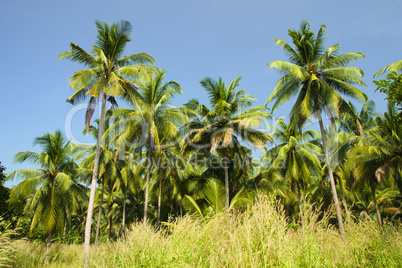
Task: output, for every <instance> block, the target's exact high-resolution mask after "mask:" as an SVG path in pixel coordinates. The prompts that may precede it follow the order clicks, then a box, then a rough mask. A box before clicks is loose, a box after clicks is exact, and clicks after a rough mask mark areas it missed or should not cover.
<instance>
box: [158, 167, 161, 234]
mask: <svg viewBox="0 0 402 268" xmlns="http://www.w3.org/2000/svg"><path fill="white" fill-rule="evenodd" d="M161 162H162V160H161V161H159V192H158V218H157V226H158V228H159V227H160V224H161V203H162V168H161Z"/></svg>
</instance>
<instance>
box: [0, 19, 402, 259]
mask: <svg viewBox="0 0 402 268" xmlns="http://www.w3.org/2000/svg"><path fill="white" fill-rule="evenodd" d="M96 29H97V33H98V35H97V38H96V42H95V44H94V45H93V48H92V50H91V52H87V51H85V50H84V49H83V48H81V47H80V46H78V45H76V44H74V43H71V44H70V50H69V51H65V52H61V53H60V55H59V59H64V60H70V61H72V62H75V63H78V64H80V65H82V67H83V69H82V70H81V71H77V72H75V73H74V74H73V75H72V76H71V77H70V86H71V88H72V89H73V90H74V93H73V94H72V96H71V97H70V98H68V100H67V101H68V102H71V103H72V104H75V103H77V102H79V101H82V100H84V99H88V108H87V112H86V115H85V128H84V130H83V132H85V133H88V134H90V135H92V136H93V137H94V139H96V141H97V142H96V145H95V146H90V145H85V144H73V143H71V142H69V141H68V140H66V138H65V137H63V135H62V134H61V132H59V131H56V132H54V133H48V134H45V135H43V136H40V137H37V138H35V140H34V144H35V145H37V146H38V147H39V148H38V149H39V150H40V153H35V152H28V151H27V152H20V153H18V154H17V155H16V156H15V161H16V162H25V161H29V162H32V163H34V164H36V165H37V166H38V169H32V170H27V169H25V170H15V171H13V172H10V173H7V177H6V179H7V180H11V179H19V180H20V182H19V184H18V185H17V186H15V187H13V188H12V189H11V190H10V192H9V193H6V194H4V195H6V196H7V198H9V201H8V203H7V204H6V205H5V207H6V208H4V209H3V207H2V209H3V211H5V213H4V214H3V216H2V217H4V219H5V220H6V221H8V222H10V225H9V226H13V227H16V226H22V227H25V229H26V230H27V231H26V235H27V236H29V237H32V238H35V237H36V238H38V239H42V240H44V241H45V242H46V245H47V249H48V251H47V254H46V257H45V262H48V261H49V248H50V245H51V242H52V241H54V240H57V241H61V242H64V243H82V242H83V243H84V265H85V262H86V261H87V258H88V250H89V246H90V243H91V242H93V243H95V246H96V245H98V244H99V241H106V240H113V239H116V238H119V237H122V236H123V237H124V234H125V232H126V230H127V228H129V227H130V224H132V223H134V222H140V221H143V222H144V224H151V225H155V227H156V228H163V223H164V222H167V221H168V219H169V218H170V217H176V218H177V217H183V216H184V215H185V214H192V215H194V217H201V218H208V217H210V216H211V215H214V214H217V213H219V212H228V211H239V212H244V211H246V210H247V206H248V205H249V204H251V203H252V202H253V201H254V200H255V198H256V196H258V195H261V194H263V195H267V196H270V197H272V198H274V199H275V200H277V201H278V202H279V203H280V204H282V205H283V207H284V209H285V212H286V216H287V217H288V221H289V223H290V222H294V223H295V224H296V225H297V223H298V222H299V221H300V219H301V216H302V215H303V213H304V204H314V206H316V208H317V209H319V211H321V212H322V213H323V214H324V213H326V212H328V211H333V212H334V217H333V218H332V219H331V223H332V224H334V225H335V226H337V228H338V229H339V232H340V234H341V235H345V228H344V222H345V221H351V220H355V221H358V220H359V219H360V218H361V217H372V218H376V220H377V221H378V224H379V225H382V224H383V222H384V221H399V220H400V216H399V215H400V213H401V194H402V170H401V167H402V142H401V139H402V124H401V120H402V115H401V113H400V111H399V110H398V108H399V109H400V107H401V106H400V105H401V100H402V97H401V96H402V94H401V88H402V87H401V85H402V84H401V83H402V82H401V81H402V78H401V74H400V71H401V70H402V63H401V62H402V61H398V62H396V63H393V64H391V65H389V66H386V67H384V68H383V69H381V70H380V71H379V72H378V73H377V74H375V77H378V76H380V75H384V74H385V75H386V77H385V78H383V79H381V80H378V81H374V82H375V84H376V86H377V90H379V91H381V92H384V93H386V96H387V99H388V101H389V106H388V110H387V111H386V112H385V113H384V114H381V115H380V114H376V113H375V111H374V109H375V107H374V103H373V102H372V101H370V100H368V98H367V96H366V94H365V93H364V92H363V91H362V90H361V88H364V87H366V85H365V83H364V82H363V81H362V78H363V76H364V72H363V70H361V69H358V68H355V67H350V66H349V65H350V64H351V63H353V62H354V61H355V60H358V59H362V58H364V57H365V56H364V55H363V54H361V53H345V54H341V53H340V47H339V45H338V44H336V45H332V46H330V47H329V48H326V47H325V42H324V40H325V25H322V26H321V27H320V28H319V30H318V32H317V33H314V32H313V31H312V30H311V29H310V25H309V24H308V23H307V22H305V21H303V22H302V23H301V25H300V29H298V30H288V35H289V37H290V41H291V43H287V42H285V41H283V40H279V39H274V41H275V43H276V44H277V45H278V46H279V47H280V48H281V49H282V50H283V52H284V53H285V54H286V56H288V61H273V62H270V63H268V66H269V67H271V68H273V69H276V70H278V71H279V72H280V73H281V74H282V75H283V76H282V77H281V78H280V79H279V80H278V82H277V83H276V85H273V90H268V91H267V93H266V97H267V101H266V106H253V102H254V101H255V100H256V99H255V98H253V97H252V96H250V95H249V94H247V93H246V90H244V89H240V87H239V85H240V77H239V78H235V79H234V80H233V81H231V82H229V83H228V82H225V81H223V80H222V79H214V78H210V77H206V78H204V79H202V80H201V82H200V84H201V86H202V87H203V89H204V90H205V94H206V95H207V97H208V100H209V103H206V104H202V103H200V102H199V101H198V99H191V100H189V101H188V102H187V103H185V104H183V105H182V106H179V107H173V106H172V105H171V102H172V99H173V98H174V97H175V96H176V95H178V94H181V93H182V92H183V90H182V89H181V87H180V84H179V83H178V82H176V81H167V80H166V78H165V75H166V72H165V71H163V70H159V69H158V68H157V67H156V65H155V60H154V59H153V57H152V56H151V55H149V54H147V53H138V54H133V55H128V56H126V55H124V49H125V48H126V45H127V44H128V43H129V42H130V41H131V29H132V28H131V25H130V23H129V22H126V21H121V22H119V23H115V24H112V25H107V24H106V23H103V22H96ZM380 67H382V66H380ZM98 101H99V103H100V118H99V119H98V120H95V121H94V122H91V118H92V115H93V113H94V110H95V108H96V105H97V102H98ZM351 101H353V102H351ZM118 102H119V103H122V104H123V103H124V104H125V106H126V107H123V106H121V107H120V106H118V105H117V104H118ZM358 102H359V103H360V104H359V105H358V106H361V107H362V108H361V110H358V109H357V108H356V103H358ZM107 103H109V106H110V108H109V109H106V105H107ZM281 105H290V106H291V107H292V108H291V110H290V114H289V119H288V120H283V119H278V120H276V121H275V122H273V123H274V124H273V125H272V126H267V124H266V123H267V122H268V121H269V120H270V119H271V116H272V113H273V112H274V111H275V110H276V109H277V108H278V107H280V106H281ZM268 106H269V107H271V110H269V109H268V108H267V107H268ZM315 119H316V120H317V121H318V123H319V131H318V130H313V129H308V125H309V123H310V122H312V120H315ZM270 122H271V121H270ZM256 151H261V152H263V156H262V157H261V158H259V159H257V158H255V157H253V155H254V154H255V152H256ZM2 182H3V179H2ZM89 186H90V187H89ZM2 213H3V212H2ZM16 216H18V217H16Z"/></svg>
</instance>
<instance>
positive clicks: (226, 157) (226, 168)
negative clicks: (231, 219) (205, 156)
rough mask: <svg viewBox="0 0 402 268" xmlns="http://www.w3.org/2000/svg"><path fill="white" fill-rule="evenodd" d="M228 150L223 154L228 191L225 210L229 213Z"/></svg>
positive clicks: (225, 149) (226, 188)
mask: <svg viewBox="0 0 402 268" xmlns="http://www.w3.org/2000/svg"><path fill="white" fill-rule="evenodd" d="M227 150H228V149H227V148H224V149H223V154H224V161H225V167H224V169H225V191H226V204H225V209H226V211H229V204H230V200H229V159H228V152H227Z"/></svg>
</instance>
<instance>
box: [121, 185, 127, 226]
mask: <svg viewBox="0 0 402 268" xmlns="http://www.w3.org/2000/svg"><path fill="white" fill-rule="evenodd" d="M126 199H127V187H126V186H124V196H123V220H122V223H121V230H122V232H123V234H125V233H126Z"/></svg>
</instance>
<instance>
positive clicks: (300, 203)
mask: <svg viewBox="0 0 402 268" xmlns="http://www.w3.org/2000/svg"><path fill="white" fill-rule="evenodd" d="M295 183H296V187H297V198H298V199H299V210H300V218H301V219H303V205H302V199H301V192H300V186H299V183H298V182H295Z"/></svg>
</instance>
